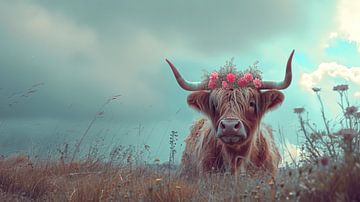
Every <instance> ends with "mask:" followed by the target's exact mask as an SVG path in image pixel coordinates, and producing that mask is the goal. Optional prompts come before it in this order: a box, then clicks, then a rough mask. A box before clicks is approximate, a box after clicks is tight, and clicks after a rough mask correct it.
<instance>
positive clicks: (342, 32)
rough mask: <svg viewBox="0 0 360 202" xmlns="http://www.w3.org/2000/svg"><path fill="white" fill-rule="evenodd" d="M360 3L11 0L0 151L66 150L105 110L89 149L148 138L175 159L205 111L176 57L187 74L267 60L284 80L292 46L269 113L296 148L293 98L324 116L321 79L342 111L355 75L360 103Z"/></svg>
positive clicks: (158, 152)
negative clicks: (278, 98)
mask: <svg viewBox="0 0 360 202" xmlns="http://www.w3.org/2000/svg"><path fill="white" fill-rule="evenodd" d="M358 10H360V3H359V2H358V1H346V0H339V1H326V2H315V1H310V0H305V1H301V2H300V1H287V0H270V1H259V0H255V1H223V2H219V1H205V0H201V1H196V2H191V3H189V2H184V1H177V0H176V1H160V0H156V1H142V2H140V1H115V0H112V1H111V0H109V1H85V0H78V1H45V0H31V1H17V0H14V1H5V0H1V1H0V39H1V44H0V154H2V155H9V154H12V153H19V152H20V153H22V152H23V153H31V154H35V155H41V154H42V155H43V154H48V153H55V154H56V149H57V148H59V147H62V146H63V144H64V143H69V144H75V143H76V142H77V141H78V140H79V139H80V138H81V136H82V135H83V134H84V133H85V131H86V130H87V128H88V127H89V124H90V123H91V121H92V120H93V119H94V117H95V116H96V117H97V118H96V121H95V122H94V123H93V124H92V125H91V127H90V129H89V132H88V133H87V134H86V137H85V138H84V143H83V144H82V146H81V149H83V150H86V149H88V148H89V147H90V146H91V145H97V144H99V147H101V148H102V151H104V152H105V153H106V152H109V151H110V150H111V148H112V147H113V146H116V145H120V144H123V145H130V144H133V145H138V147H139V148H140V147H143V146H144V145H149V146H150V151H151V155H150V156H151V158H160V160H161V161H162V162H164V161H167V159H168V155H169V144H168V142H169V134H170V133H171V131H177V132H178V134H179V141H178V145H177V151H178V152H177V160H179V159H180V155H181V153H182V150H183V149H184V144H183V141H184V139H185V138H186V136H187V135H188V133H189V128H190V126H191V124H192V122H193V121H194V120H196V119H197V118H198V117H199V116H201V115H200V114H199V113H198V112H195V111H194V110H192V109H190V108H189V107H188V106H187V104H186V96H187V95H188V94H189V92H186V91H184V90H182V89H181V88H180V87H179V86H178V84H177V82H176V80H175V79H174V76H173V75H172V73H171V71H170V68H169V67H168V65H167V64H166V63H165V60H164V59H165V58H168V59H169V60H171V61H172V62H173V63H174V64H175V65H176V66H177V67H178V69H179V71H180V72H181V73H182V74H183V76H184V77H185V78H187V79H188V80H200V79H201V78H202V76H203V73H204V70H205V71H212V70H217V69H218V68H219V67H220V66H222V65H223V64H225V62H226V61H227V60H229V59H230V58H232V57H234V58H235V64H236V65H237V68H240V69H241V68H246V67H247V66H249V65H252V64H253V63H254V62H255V61H259V69H260V70H261V71H262V72H263V77H264V79H266V80H281V79H283V76H284V71H285V65H286V62H287V59H288V57H289V54H290V52H291V51H292V50H293V49H295V56H294V58H293V83H292V84H291V86H290V87H289V88H288V89H286V90H284V91H283V93H284V94H285V97H286V99H285V102H284V103H283V105H282V106H281V107H279V108H278V109H277V110H275V111H273V112H270V113H268V114H267V115H266V116H265V118H264V121H265V122H266V123H269V124H271V125H272V126H273V128H274V129H275V130H277V129H278V128H281V129H282V130H283V131H284V134H285V137H286V140H287V144H289V146H290V147H291V148H292V149H293V152H295V153H296V151H297V149H296V145H297V144H298V143H299V142H297V138H296V133H297V130H298V123H297V117H296V115H295V114H294V113H293V108H294V107H299V106H301V107H305V109H306V110H307V112H309V113H310V114H311V115H312V117H311V118H312V120H313V121H314V122H318V123H319V125H320V124H321V122H320V117H319V111H320V110H319V105H318V102H317V99H316V96H315V94H314V93H313V92H312V91H311V88H312V87H314V86H317V87H321V88H322V91H321V93H322V96H323V98H324V99H325V107H327V109H329V110H328V111H327V113H329V115H336V114H338V113H339V111H338V110H337V108H338V106H337V104H336V103H335V102H334V100H335V98H336V94H335V93H334V92H333V91H332V87H333V86H334V85H336V84H348V85H349V86H350V90H351V91H350V95H351V98H352V102H353V103H354V104H357V105H359V97H360V68H359V66H360V64H359V63H360V61H359V53H360V48H359V47H360V46H359V44H360V28H359V26H358V24H357V22H359V20H360V14H359V12H358ZM113 96H118V97H117V99H113V100H112V99H111V98H113ZM109 99H110V100H111V101H110V102H109V103H108V104H105V103H107V101H108V100H109ZM99 112H100V114H99ZM275 138H279V137H278V136H277V135H276V134H275Z"/></svg>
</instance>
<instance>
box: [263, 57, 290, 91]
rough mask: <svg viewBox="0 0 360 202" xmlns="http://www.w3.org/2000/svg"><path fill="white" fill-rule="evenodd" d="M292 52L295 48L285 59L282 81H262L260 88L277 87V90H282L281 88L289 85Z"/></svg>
mask: <svg viewBox="0 0 360 202" xmlns="http://www.w3.org/2000/svg"><path fill="white" fill-rule="evenodd" d="M294 52H295V50H293V51H292V52H291V54H290V57H289V59H288V61H287V65H286V72H285V79H284V81H281V82H274V81H263V84H262V86H261V87H260V89H278V90H282V89H285V88H287V87H289V85H290V83H291V79H292V73H291V61H292V58H293V55H294Z"/></svg>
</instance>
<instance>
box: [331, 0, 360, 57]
mask: <svg viewBox="0 0 360 202" xmlns="http://www.w3.org/2000/svg"><path fill="white" fill-rule="evenodd" d="M359 10H360V1H349V0H341V1H339V3H338V6H337V15H336V21H337V24H338V25H337V26H338V27H337V29H338V30H337V31H338V32H339V34H340V36H342V37H344V38H346V39H348V40H349V41H351V42H355V43H357V45H358V51H359V52H360V26H359V21H360V12H359Z"/></svg>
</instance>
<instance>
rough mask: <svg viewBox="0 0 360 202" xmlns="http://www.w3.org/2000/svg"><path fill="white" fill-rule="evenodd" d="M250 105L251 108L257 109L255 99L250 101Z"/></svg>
mask: <svg viewBox="0 0 360 202" xmlns="http://www.w3.org/2000/svg"><path fill="white" fill-rule="evenodd" d="M249 106H250V107H251V108H254V109H255V107H256V103H255V101H254V100H251V101H250V103H249Z"/></svg>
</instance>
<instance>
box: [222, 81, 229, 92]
mask: <svg viewBox="0 0 360 202" xmlns="http://www.w3.org/2000/svg"><path fill="white" fill-rule="evenodd" d="M222 87H223V88H224V89H225V90H229V89H230V86H229V84H228V83H227V82H226V81H223V82H222Z"/></svg>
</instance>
